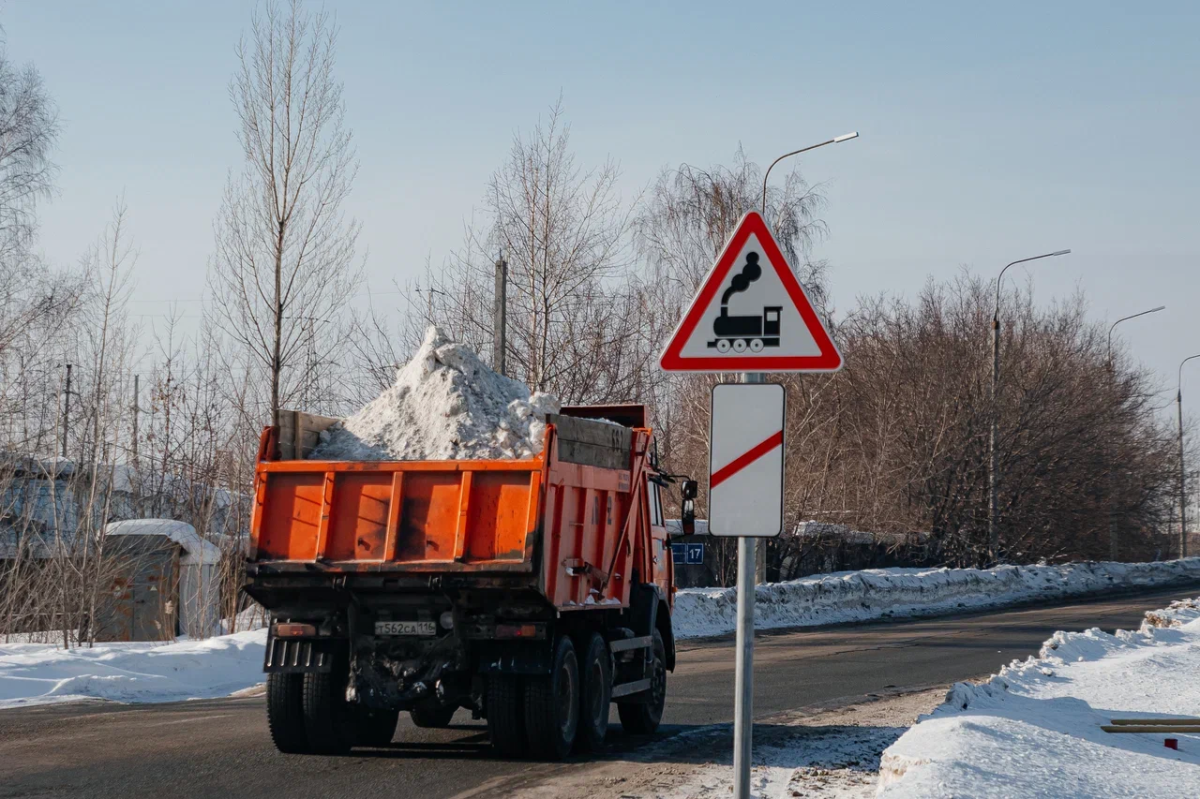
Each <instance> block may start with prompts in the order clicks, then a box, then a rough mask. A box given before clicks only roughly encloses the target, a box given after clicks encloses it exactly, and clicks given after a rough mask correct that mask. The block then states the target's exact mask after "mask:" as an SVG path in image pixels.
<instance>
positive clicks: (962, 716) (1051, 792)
mask: <svg viewBox="0 0 1200 799" xmlns="http://www.w3.org/2000/svg"><path fill="white" fill-rule="evenodd" d="M1198 671H1200V602H1198V601H1196V600H1189V601H1186V602H1177V603H1175V604H1173V605H1172V606H1171V608H1169V609H1167V610H1164V611H1158V612H1155V613H1149V614H1147V622H1146V623H1144V624H1143V625H1142V628H1141V629H1140V630H1138V631H1136V632H1130V631H1124V630H1122V631H1119V632H1118V633H1117V634H1116V635H1108V634H1106V633H1103V632H1101V631H1100V630H1096V629H1093V630H1088V631H1087V632H1083V633H1062V632H1059V633H1055V635H1054V636H1053V637H1052V638H1051V639H1050V640H1048V641H1047V642H1046V644H1045V645H1044V646H1043V647H1042V651H1041V653H1040V655H1039V657H1037V658H1032V657H1031V658H1030V659H1028V660H1027V661H1025V662H1019V661H1014V663H1013V664H1012V665H1010V666H1008V667H1006V668H1004V669H1003V670H1001V672H1000V673H999V674H997V675H996V676H994V677H992V679H991V680H989V681H988V682H986V683H982V684H979V685H969V684H964V683H960V684H958V685H956V686H954V688H953V689H952V690H951V691H950V693H949V695H948V696H947V700H946V703H945V704H943V705H942V706H940V707H939V708H937V709H935V710H934V712H933V713H931V714H930V715H929V716H927V717H924V718H923V719H922V720H921V721H920V723H918V724H917V725H916V726H914V727H913V728H912V729H910V730H909V731H908V732H906V733H905V734H904V735H903V736H901V737H900V739H899V740H898V741H896V743H894V744H893V745H892V746H890V747H889V748H888V749H887V750H886V751H885V752H884V754H883V758H882V761H881V772H880V787H879V795H880V796H884V797H896V798H897V799H899V798H900V797H922V798H923V799H924V798H926V797H951V796H971V797H1009V796H1022V797H1027V796H1028V797H1061V796H1071V797H1083V798H1089V797H1130V796H1137V797H1147V798H1148V797H1180V796H1196V795H1198V794H1200V734H1186V733H1126V734H1113V733H1106V732H1103V731H1102V730H1101V729H1100V725H1102V724H1109V723H1111V721H1112V720H1113V719H1116V718H1130V717H1135V718H1155V717H1180V716H1190V717H1197V716H1200V683H1198V682H1197V681H1196V679H1195V675H1196V674H1197V672H1198ZM1166 738H1174V739H1176V740H1177V742H1178V750H1173V749H1169V748H1167V747H1166V746H1165V745H1164V739H1166Z"/></svg>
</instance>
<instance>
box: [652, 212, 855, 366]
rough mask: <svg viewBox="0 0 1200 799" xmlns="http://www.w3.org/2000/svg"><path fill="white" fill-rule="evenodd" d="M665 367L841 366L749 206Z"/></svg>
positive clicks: (691, 309) (685, 318)
mask: <svg viewBox="0 0 1200 799" xmlns="http://www.w3.org/2000/svg"><path fill="white" fill-rule="evenodd" d="M659 365H660V366H661V367H662V368H663V369H664V370H666V371H668V372H832V371H836V370H838V369H840V368H842V356H841V354H840V353H838V351H837V347H835V346H834V345H833V341H831V340H830V338H829V334H828V333H827V332H826V331H825V327H824V325H822V324H821V320H820V319H818V318H817V314H816V312H815V311H813V308H812V304H811V303H809V301H808V297H806V296H805V294H804V289H802V288H801V287H800V282H799V281H798V280H796V276H795V274H793V273H792V270H791V268H790V267H788V264H787V261H786V260H784V257H783V253H781V252H780V251H779V245H778V244H776V243H775V239H774V238H773V237H772V236H771V233H770V231H769V230H767V224H766V222H764V221H763V218H762V217H761V216H759V215H758V214H757V213H755V212H754V211H751V212H750V213H748V214H746V215H745V216H744V217H742V221H741V222H739V223H738V226H737V230H735V231H734V233H733V235H732V236H730V237H729V241H728V242H727V243H726V244H725V249H723V250H721V255H720V256H719V257H718V258H717V262H716V264H715V265H714V266H713V268H712V271H710V272H709V273H708V277H706V278H705V279H704V283H703V284H702V285H701V286H700V291H699V292H698V293H697V294H696V298H695V299H694V300H692V304H691V305H690V306H689V307H688V309H687V313H685V314H684V315H683V321H682V322H680V323H679V327H677V328H676V329H675V333H674V335H672V336H671V340H670V342H669V343H668V344H667V347H666V349H664V350H663V353H662V356H661V357H660V358H659Z"/></svg>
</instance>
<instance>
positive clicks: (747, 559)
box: [733, 131, 858, 799]
mask: <svg viewBox="0 0 1200 799" xmlns="http://www.w3.org/2000/svg"><path fill="white" fill-rule="evenodd" d="M856 138H858V131H854V132H853V133H847V134H845V135H842V136H838V137H836V138H833V139H829V140H828V141H823V142H821V143H820V144H813V145H810V146H808V147H802V148H800V149H799V150H793V151H792V152H790V153H784V154H783V155H781V156H779V157H778V158H776V159H775V160H774V161H772V162H771V165H770V166H769V167H767V171H766V173H765V174H764V175H763V186H762V215H763V219H764V220H765V219H766V216H767V178H769V177H770V176H771V170H772V169H774V168H775V165H776V164H778V163H779V162H780V161H782V160H783V159H785V158H791V157H792V156H793V155H799V154H800V153H806V152H808V151H809V150H815V149H817V148H818V147H824V146H825V145H827V144H839V143H841V142H844V141H849V140H850V139H856ZM764 379H765V375H763V374H762V373H759V372H743V373H742V375H741V380H742V382H743V383H762V382H764ZM757 543H758V542H757V541H756V540H755V539H754V538H751V537H749V536H740V537H739V538H738V565H737V640H736V643H735V647H734V651H735V652H736V657H737V660H736V662H735V667H734V694H733V697H734V711H733V798H734V799H751V796H750V750H751V743H752V732H753V729H754V712H753V711H754V584H755V582H756V581H757V574H756V573H755V572H756V571H757V565H758V557H757V549H758V547H757V546H756V545H757ZM764 552H765V550H764ZM764 566H765V563H764ZM764 571H765V569H764Z"/></svg>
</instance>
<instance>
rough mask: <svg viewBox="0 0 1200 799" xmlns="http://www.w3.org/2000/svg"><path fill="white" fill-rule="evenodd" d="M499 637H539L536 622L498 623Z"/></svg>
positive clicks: (497, 634) (497, 635) (497, 631)
mask: <svg viewBox="0 0 1200 799" xmlns="http://www.w3.org/2000/svg"><path fill="white" fill-rule="evenodd" d="M496 637H497V638H537V637H538V626H537V625H536V624H497V625H496Z"/></svg>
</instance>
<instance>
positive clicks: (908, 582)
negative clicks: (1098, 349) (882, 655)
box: [672, 558, 1200, 638]
mask: <svg viewBox="0 0 1200 799" xmlns="http://www.w3.org/2000/svg"><path fill="white" fill-rule="evenodd" d="M1187 580H1200V558H1187V559H1185V560H1174V561H1162V562H1159V563H1068V564H1064V565H1061V566H999V567H997V568H994V569H986V570H984V569H868V570H865V571H854V572H836V573H834V574H820V575H813V576H811V577H804V578H802V579H799V580H793V581H790V582H786V583H769V584H767V585H762V586H759V587H758V589H757V592H756V594H755V608H754V623H755V627H756V628H757V629H760V630H769V629H773V628H780V627H808V626H813V625H818V624H838V623H843V622H850V621H869V620H871V619H880V618H900V617H905V616H925V615H933V614H938V613H949V612H954V611H957V610H967V609H971V608H986V607H996V606H1001V605H1011V604H1018V603H1022V602H1028V601H1032V600H1037V599H1057V598H1061V597H1068V596H1077V595H1080V594H1091V593H1097V592H1101V591H1105V590H1110V589H1128V588H1149V587H1154V586H1159V585H1167V584H1170V583H1176V582H1184V581H1187ZM736 619H737V590H736V589H734V588H690V589H686V590H682V591H680V592H679V593H678V594H676V596H675V614H674V616H673V618H672V621H673V622H674V625H675V634H676V636H677V637H679V638H696V637H699V636H706V635H723V634H725V633H729V632H732V631H733V630H734V627H735V623H736Z"/></svg>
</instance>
